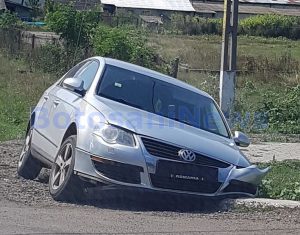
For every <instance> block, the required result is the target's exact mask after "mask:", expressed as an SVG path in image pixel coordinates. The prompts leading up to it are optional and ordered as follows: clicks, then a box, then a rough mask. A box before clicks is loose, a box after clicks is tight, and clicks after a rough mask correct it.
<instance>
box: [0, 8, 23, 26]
mask: <svg viewBox="0 0 300 235" xmlns="http://www.w3.org/2000/svg"><path fill="white" fill-rule="evenodd" d="M23 26H24V25H23V23H22V21H21V20H20V19H19V18H18V17H17V16H16V15H15V14H12V13H10V12H9V11H5V12H3V13H2V14H0V29H15V28H22V27H23Z"/></svg>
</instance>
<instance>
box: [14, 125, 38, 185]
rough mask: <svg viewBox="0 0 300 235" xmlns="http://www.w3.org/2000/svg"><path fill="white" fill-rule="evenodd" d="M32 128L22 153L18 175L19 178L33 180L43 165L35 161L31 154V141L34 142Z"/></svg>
mask: <svg viewBox="0 0 300 235" xmlns="http://www.w3.org/2000/svg"><path fill="white" fill-rule="evenodd" d="M32 132H33V130H32V128H30V129H29V130H28V132H27V134H26V138H25V143H24V146H23V148H22V151H21V153H20V157H19V161H18V167H17V173H18V175H19V176H21V177H23V178H25V179H30V180H33V179H35V178H36V177H37V176H38V175H39V173H40V171H41V169H42V165H41V164H40V162H39V161H38V160H37V159H35V158H34V157H33V155H32V153H31V141H32Z"/></svg>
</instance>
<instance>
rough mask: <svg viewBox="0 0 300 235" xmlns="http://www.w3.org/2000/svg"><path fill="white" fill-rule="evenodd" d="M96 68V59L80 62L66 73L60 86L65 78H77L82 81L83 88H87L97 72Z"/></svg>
mask: <svg viewBox="0 0 300 235" xmlns="http://www.w3.org/2000/svg"><path fill="white" fill-rule="evenodd" d="M98 68H99V62H98V61H96V60H89V61H84V62H81V63H79V64H77V65H75V66H74V67H73V68H72V69H70V70H69V71H68V72H67V73H66V75H65V76H64V79H63V80H62V81H61V83H60V85H61V86H62V84H63V81H64V80H65V79H66V78H78V79H81V80H82V81H83V82H84V85H83V89H84V90H88V89H89V87H90V86H91V84H92V82H93V80H94V78H95V76H96V74H97V71H98Z"/></svg>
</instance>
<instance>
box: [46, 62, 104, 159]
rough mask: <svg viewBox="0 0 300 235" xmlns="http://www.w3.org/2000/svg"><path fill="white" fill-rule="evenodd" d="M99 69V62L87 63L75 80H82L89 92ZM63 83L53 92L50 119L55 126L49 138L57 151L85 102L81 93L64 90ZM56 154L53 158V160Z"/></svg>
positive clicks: (51, 129) (75, 76) (77, 73)
mask: <svg viewBox="0 0 300 235" xmlns="http://www.w3.org/2000/svg"><path fill="white" fill-rule="evenodd" d="M98 69H99V62H98V61H97V60H89V61H86V63H85V64H84V65H83V66H82V67H81V68H80V69H79V70H78V71H77V72H76V74H75V75H74V76H73V78H77V79H81V80H82V81H83V82H84V85H83V88H84V90H86V91H87V90H88V89H89V87H90V85H91V84H92V82H93V80H94V78H95V75H96V74H97V71H98ZM65 78H67V76H65ZM62 83H63V81H62V82H61V84H59V85H58V86H56V87H55V88H54V89H53V91H52V94H53V108H52V111H51V112H50V117H49V118H50V120H52V124H53V126H52V128H50V130H49V136H50V137H51V139H52V140H53V142H54V144H55V145H56V146H57V151H58V149H59V147H60V145H61V142H62V139H63V136H64V134H65V132H66V130H67V128H68V127H69V125H70V124H71V122H72V120H74V118H75V115H76V112H77V111H78V110H79V107H80V103H81V102H83V99H82V98H83V97H82V94H81V93H78V92H76V91H73V90H69V89H67V88H64V87H63V86H62ZM57 151H56V153H57ZM56 153H55V154H54V155H53V156H52V157H53V158H54V157H55V155H56Z"/></svg>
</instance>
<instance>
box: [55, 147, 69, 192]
mask: <svg viewBox="0 0 300 235" xmlns="http://www.w3.org/2000/svg"><path fill="white" fill-rule="evenodd" d="M72 154H73V147H72V145H71V144H70V143H68V144H66V145H65V146H64V147H63V149H62V150H61V151H60V152H59V154H58V156H57V158H56V160H55V162H54V168H53V171H52V174H51V187H52V188H53V189H54V190H56V189H58V188H59V187H61V185H62V184H63V182H64V181H65V178H66V175H67V173H68V171H69V169H70V165H71V161H72Z"/></svg>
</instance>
